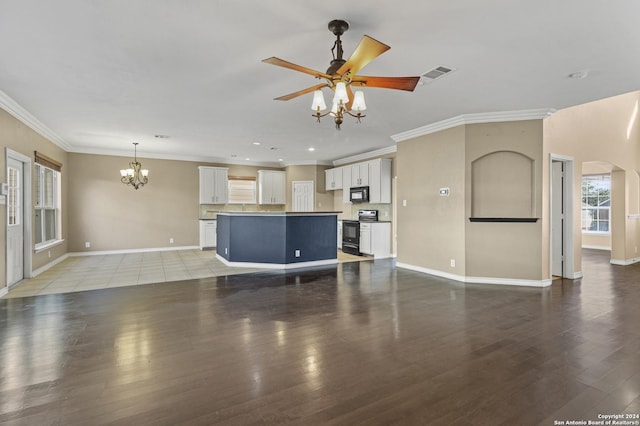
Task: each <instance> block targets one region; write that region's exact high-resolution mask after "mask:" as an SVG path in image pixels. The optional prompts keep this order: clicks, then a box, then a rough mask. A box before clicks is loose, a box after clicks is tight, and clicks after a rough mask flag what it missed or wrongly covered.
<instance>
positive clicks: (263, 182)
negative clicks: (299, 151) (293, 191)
mask: <svg viewBox="0 0 640 426" xmlns="http://www.w3.org/2000/svg"><path fill="white" fill-rule="evenodd" d="M286 186H287V182H286V174H285V172H280V171H277V170H258V189H259V191H258V192H259V195H258V203H260V204H286V203H287V198H286Z"/></svg>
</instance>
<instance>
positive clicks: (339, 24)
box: [329, 19, 349, 37]
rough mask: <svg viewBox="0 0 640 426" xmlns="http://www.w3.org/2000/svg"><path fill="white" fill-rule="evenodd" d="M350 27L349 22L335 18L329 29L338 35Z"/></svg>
mask: <svg viewBox="0 0 640 426" xmlns="http://www.w3.org/2000/svg"><path fill="white" fill-rule="evenodd" d="M348 29H349V23H348V22H347V21H344V20H342V19H334V20H333V21H331V22H329V31H331V32H332V33H333V35H335V36H336V37H339V36H341V35H342V34H344V33H345V31H347V30H348Z"/></svg>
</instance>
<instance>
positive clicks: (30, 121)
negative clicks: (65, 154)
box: [0, 90, 71, 151]
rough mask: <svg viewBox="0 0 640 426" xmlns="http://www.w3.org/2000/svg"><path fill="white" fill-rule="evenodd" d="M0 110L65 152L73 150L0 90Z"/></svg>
mask: <svg viewBox="0 0 640 426" xmlns="http://www.w3.org/2000/svg"><path fill="white" fill-rule="evenodd" d="M0 108H2V109H4V110H5V111H7V112H8V113H9V114H11V115H12V116H14V117H15V118H17V119H18V120H20V121H21V122H22V123H24V124H25V125H27V126H28V127H29V128H31V129H32V130H34V131H36V132H38V133H39V134H40V135H42V136H43V137H45V138H46V139H47V140H49V141H51V142H52V143H54V144H56V145H58V146H59V147H60V148H62V149H64V150H65V151H69V150H70V149H71V145H69V144H68V143H67V142H66V141H65V140H64V139H62V138H61V137H60V136H58V135H57V134H56V133H55V132H54V131H53V130H51V129H50V128H48V127H47V126H46V125H45V124H43V123H42V122H41V121H40V120H38V119H37V118H36V117H34V116H33V114H31V113H30V112H29V111H27V110H26V109H24V108H23V107H21V106H20V105H19V104H18V103H17V102H16V101H14V100H13V98H11V97H10V96H9V95H7V94H6V93H5V92H3V91H2V90H0Z"/></svg>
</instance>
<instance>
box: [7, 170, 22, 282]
mask: <svg viewBox="0 0 640 426" xmlns="http://www.w3.org/2000/svg"><path fill="white" fill-rule="evenodd" d="M23 182H24V165H23V163H22V162H20V161H17V160H15V159H13V158H8V159H7V184H8V188H7V189H8V191H7V284H8V285H9V286H11V285H13V284H15V283H17V282H18V281H21V280H22V279H23V278H24V224H23V223H22V219H23V209H24V193H23Z"/></svg>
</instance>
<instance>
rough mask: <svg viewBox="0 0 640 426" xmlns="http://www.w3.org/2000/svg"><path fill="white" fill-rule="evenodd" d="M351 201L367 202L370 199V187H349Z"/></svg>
mask: <svg viewBox="0 0 640 426" xmlns="http://www.w3.org/2000/svg"><path fill="white" fill-rule="evenodd" d="M349 201H351V202H352V203H366V202H368V201H369V187H368V186H357V187H354V188H350V189H349Z"/></svg>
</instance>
